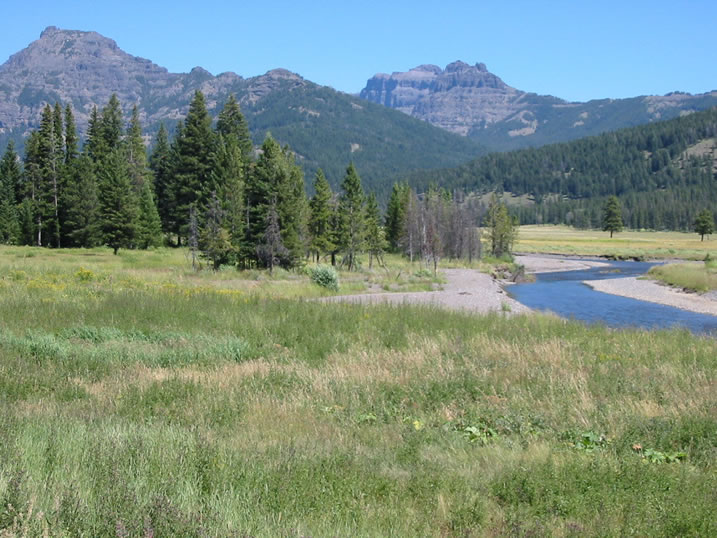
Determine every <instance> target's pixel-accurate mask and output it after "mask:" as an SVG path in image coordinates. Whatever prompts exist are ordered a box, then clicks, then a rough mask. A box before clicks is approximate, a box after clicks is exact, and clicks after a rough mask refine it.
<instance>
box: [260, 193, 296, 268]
mask: <svg viewBox="0 0 717 538" xmlns="http://www.w3.org/2000/svg"><path fill="white" fill-rule="evenodd" d="M256 255H257V258H258V259H259V262H260V263H261V264H262V265H263V266H264V267H268V268H269V273H273V272H274V266H276V265H279V264H282V263H284V260H285V259H286V257H287V256H289V250H288V249H287V248H286V247H285V246H284V242H283V241H282V238H281V228H280V226H279V212H278V211H277V208H276V199H273V200H272V201H271V204H270V205H269V207H268V209H267V212H266V216H265V222H264V233H263V234H262V238H261V241H260V242H259V244H258V245H257V246H256Z"/></svg>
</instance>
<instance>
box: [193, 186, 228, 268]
mask: <svg viewBox="0 0 717 538" xmlns="http://www.w3.org/2000/svg"><path fill="white" fill-rule="evenodd" d="M223 224H224V210H223V209H222V204H221V202H220V200H219V198H218V197H217V193H216V192H213V193H212V196H211V198H210V199H209V203H208V206H207V211H206V215H205V218H204V226H203V227H202V230H201V232H200V235H199V249H200V251H201V253H202V256H203V257H204V258H206V259H208V260H210V261H211V262H212V268H213V269H214V270H215V271H217V270H219V268H220V267H221V266H222V265H224V264H226V263H228V262H229V260H230V258H231V255H232V245H231V242H230V240H229V232H228V231H227V229H226V228H224V226H223Z"/></svg>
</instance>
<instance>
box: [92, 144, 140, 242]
mask: <svg viewBox="0 0 717 538" xmlns="http://www.w3.org/2000/svg"><path fill="white" fill-rule="evenodd" d="M98 184H99V191H100V194H99V200H100V223H101V224H100V225H101V229H102V238H103V242H104V243H105V244H107V245H108V246H109V247H110V248H112V250H113V251H114V253H115V254H117V251H118V250H119V249H120V248H129V247H131V246H132V245H133V244H134V241H135V238H136V235H137V220H138V206H137V196H136V194H135V191H134V188H133V186H132V182H131V180H130V177H129V172H128V171H127V163H126V161H125V159H124V155H123V154H122V153H121V152H120V151H117V150H115V151H113V152H111V153H109V154H108V155H107V156H106V157H105V159H104V162H103V167H102V169H101V170H100V175H99V181H98Z"/></svg>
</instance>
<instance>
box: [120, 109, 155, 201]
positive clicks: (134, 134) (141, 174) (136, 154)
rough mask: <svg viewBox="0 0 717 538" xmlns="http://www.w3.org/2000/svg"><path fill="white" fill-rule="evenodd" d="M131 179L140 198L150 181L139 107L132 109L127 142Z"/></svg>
mask: <svg viewBox="0 0 717 538" xmlns="http://www.w3.org/2000/svg"><path fill="white" fill-rule="evenodd" d="M125 147H126V150H125V151H126V153H127V164H128V171H129V177H130V179H131V180H132V185H133V187H134V189H135V192H136V193H137V195H138V196H140V197H141V196H142V192H143V191H144V184H145V183H147V182H148V181H149V179H148V175H149V169H148V167H147V150H146V148H145V146H144V139H143V138H142V126H141V124H140V121H139V110H138V109H137V105H134V107H133V108H132V117H131V119H130V123H129V128H128V129H127V137H126V141H125Z"/></svg>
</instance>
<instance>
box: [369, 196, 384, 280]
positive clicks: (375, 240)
mask: <svg viewBox="0 0 717 538" xmlns="http://www.w3.org/2000/svg"><path fill="white" fill-rule="evenodd" d="M366 250H367V252H368V267H369V269H371V267H372V266H373V260H374V258H375V259H376V261H377V262H378V263H379V264H381V265H383V253H384V252H385V251H386V238H385V237H384V233H383V227H382V226H381V212H380V211H379V209H378V202H377V201H376V195H375V194H374V193H373V192H372V193H371V194H370V195H369V196H368V198H367V199H366Z"/></svg>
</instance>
